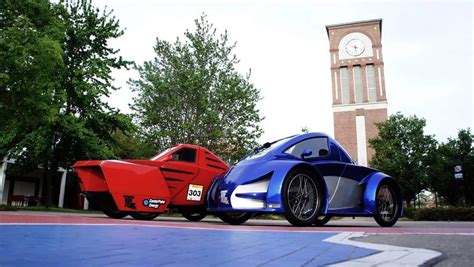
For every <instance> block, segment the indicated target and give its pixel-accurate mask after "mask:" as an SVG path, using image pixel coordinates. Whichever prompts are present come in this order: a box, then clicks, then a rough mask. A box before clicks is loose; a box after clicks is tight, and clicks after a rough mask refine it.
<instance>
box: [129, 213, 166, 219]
mask: <svg viewBox="0 0 474 267" xmlns="http://www.w3.org/2000/svg"><path fill="white" fill-rule="evenodd" d="M159 215H160V214H159V213H156V212H130V216H132V217H133V218H134V219H137V220H142V221H150V220H153V219H155V218H156V217H158V216H159Z"/></svg>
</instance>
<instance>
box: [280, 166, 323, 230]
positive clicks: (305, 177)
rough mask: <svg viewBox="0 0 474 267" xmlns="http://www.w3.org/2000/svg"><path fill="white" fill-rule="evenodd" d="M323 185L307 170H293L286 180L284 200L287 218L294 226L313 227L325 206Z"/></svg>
mask: <svg viewBox="0 0 474 267" xmlns="http://www.w3.org/2000/svg"><path fill="white" fill-rule="evenodd" d="M322 188H323V187H322V185H321V184H320V182H319V181H318V179H316V177H314V174H313V173H312V172H310V171H308V170H306V169H303V168H297V169H295V170H292V171H291V172H290V173H289V174H288V175H287V176H286V178H285V181H284V182H283V188H282V192H281V195H282V200H283V207H284V209H285V213H284V214H283V215H284V216H285V218H286V219H287V220H288V222H290V223H291V224H292V225H294V226H310V225H313V224H314V223H315V222H316V220H317V218H318V214H319V212H320V210H321V207H322V204H323V196H324V194H323V189H322Z"/></svg>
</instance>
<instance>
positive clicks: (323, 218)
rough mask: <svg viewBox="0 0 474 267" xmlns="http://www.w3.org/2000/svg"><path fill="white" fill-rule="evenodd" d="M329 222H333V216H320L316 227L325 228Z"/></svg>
mask: <svg viewBox="0 0 474 267" xmlns="http://www.w3.org/2000/svg"><path fill="white" fill-rule="evenodd" d="M329 220H331V216H330V215H320V216H318V218H316V221H315V222H314V225H316V226H323V225H325V224H326V223H328V222H329Z"/></svg>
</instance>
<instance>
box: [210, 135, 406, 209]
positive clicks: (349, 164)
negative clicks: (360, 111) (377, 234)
mask: <svg viewBox="0 0 474 267" xmlns="http://www.w3.org/2000/svg"><path fill="white" fill-rule="evenodd" d="M315 137H325V138H328V147H329V153H328V155H326V156H324V157H318V158H313V159H306V160H304V161H303V160H301V159H298V158H296V157H294V156H292V155H289V154H286V153H284V151H285V150H286V149H287V148H289V147H291V146H293V145H294V144H297V143H299V142H301V141H304V140H306V139H310V138H315ZM313 153H314V152H313ZM302 166H305V167H308V168H311V169H312V170H314V171H315V172H316V173H317V174H318V176H319V178H320V180H321V181H322V183H321V184H322V185H323V187H324V194H325V196H326V198H325V199H326V201H325V203H324V206H323V208H322V210H321V213H322V214H329V215H338V216H373V214H374V212H375V211H376V205H375V201H376V200H375V199H376V191H377V186H378V185H379V183H380V182H381V181H382V180H383V179H390V180H393V179H392V178H391V177H390V176H388V175H386V174H384V173H382V172H379V171H378V170H375V169H371V168H368V167H363V166H358V165H355V163H354V161H353V160H352V159H351V158H350V156H349V155H348V153H347V152H346V151H345V150H344V148H342V147H341V146H340V145H339V144H338V143H337V142H336V141H335V140H334V139H332V138H331V137H329V136H327V135H326V134H324V133H308V134H301V135H297V136H294V137H291V138H289V139H288V140H287V141H286V142H283V143H282V144H279V145H278V146H276V147H270V148H268V151H266V153H265V154H263V155H259V156H253V157H252V156H251V155H250V156H247V157H246V158H244V159H243V160H242V161H240V162H239V163H237V164H236V165H235V166H234V167H232V168H231V169H230V170H229V171H228V172H227V173H226V174H224V175H222V176H219V177H217V178H216V179H215V181H214V183H213V185H212V186H211V189H210V190H209V192H214V191H213V188H214V187H216V186H218V190H217V193H216V194H214V195H212V193H210V194H209V195H208V203H209V210H210V211H211V212H222V211H236V209H233V208H232V203H231V202H230V196H231V194H232V192H233V191H234V190H235V189H236V187H237V186H239V185H245V184H251V183H254V182H256V181H259V180H261V179H265V178H267V179H268V176H269V174H271V178H270V182H269V185H268V190H267V192H266V194H262V193H253V192H249V193H245V194H239V197H245V198H258V199H264V200H265V203H271V204H279V208H268V207H264V208H262V209H245V211H249V212H258V213H268V212H269V213H284V212H285V211H284V208H283V203H282V195H281V191H282V187H283V182H284V180H285V178H286V176H287V175H288V173H289V172H290V171H291V170H293V169H294V168H297V167H302ZM325 176H340V177H343V178H348V179H351V180H355V181H357V182H359V185H360V186H361V187H363V188H364V187H365V189H364V191H363V192H364V194H363V199H361V203H363V205H362V206H361V207H355V208H341V209H328V199H329V194H328V189H327V187H326V183H325V182H324V179H322V177H325ZM395 184H396V183H395ZM397 187H398V186H397ZM221 190H227V194H226V197H227V199H228V202H229V204H226V203H222V202H221V201H220V199H219V196H220V195H219V192H220V191H221ZM397 194H398V199H399V200H400V201H401V199H402V198H401V193H400V190H398V192H397ZM216 198H217V199H216ZM212 203H218V204H217V205H213V204H212ZM399 204H400V207H401V206H402V205H401V202H400V203H399Z"/></svg>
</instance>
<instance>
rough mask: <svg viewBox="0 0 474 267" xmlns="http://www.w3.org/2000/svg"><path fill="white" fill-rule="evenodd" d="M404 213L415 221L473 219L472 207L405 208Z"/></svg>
mask: <svg viewBox="0 0 474 267" xmlns="http://www.w3.org/2000/svg"><path fill="white" fill-rule="evenodd" d="M404 215H405V217H407V218H409V219H413V220H415V221H474V207H459V208H423V209H416V210H415V209H411V208H407V209H405V210H404Z"/></svg>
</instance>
